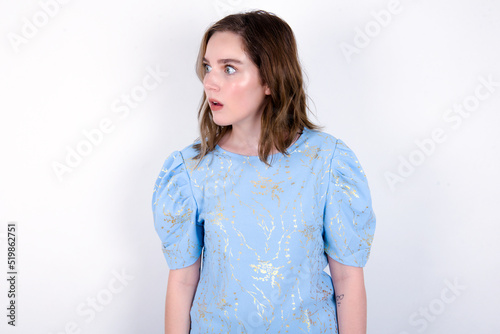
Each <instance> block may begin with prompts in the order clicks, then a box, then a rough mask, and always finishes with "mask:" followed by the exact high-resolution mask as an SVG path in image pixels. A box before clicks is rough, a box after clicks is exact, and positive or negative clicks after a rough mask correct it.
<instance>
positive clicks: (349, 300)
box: [328, 256, 366, 334]
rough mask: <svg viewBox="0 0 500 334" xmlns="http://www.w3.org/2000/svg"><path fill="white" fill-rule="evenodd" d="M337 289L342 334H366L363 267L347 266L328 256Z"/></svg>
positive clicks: (338, 315) (336, 298)
mask: <svg viewBox="0 0 500 334" xmlns="http://www.w3.org/2000/svg"><path fill="white" fill-rule="evenodd" d="M328 264H329V266H330V273H331V275H332V281H333V287H334V289H335V301H336V303H337V319H338V326H339V332H340V334H366V291H365V281H364V275H363V268H362V267H353V266H347V265H345V264H342V263H339V262H338V261H335V260H334V259H332V258H331V257H330V256H328Z"/></svg>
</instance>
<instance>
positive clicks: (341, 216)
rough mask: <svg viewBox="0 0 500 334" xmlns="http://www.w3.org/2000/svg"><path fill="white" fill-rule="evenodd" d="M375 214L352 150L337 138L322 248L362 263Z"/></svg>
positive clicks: (345, 260)
mask: <svg viewBox="0 0 500 334" xmlns="http://www.w3.org/2000/svg"><path fill="white" fill-rule="evenodd" d="M375 225H376V218H375V214H374V212H373V209H372V201H371V194H370V189H369V187H368V181H367V179H366V175H365V174H364V172H363V169H362V168H361V165H360V163H359V161H358V159H357V157H356V155H355V154H354V152H353V151H352V150H351V149H350V148H349V147H348V146H347V145H346V144H345V143H344V142H343V141H342V140H340V139H337V142H336V146H335V150H334V153H333V154H332V158H331V163H330V170H329V183H328V190H327V197H326V204H325V213H324V226H323V227H324V229H323V233H324V234H323V239H324V244H325V252H326V253H327V254H328V255H329V256H330V257H331V258H332V259H334V260H336V261H338V262H340V263H342V264H345V265H349V266H355V267H364V266H365V264H366V262H367V260H368V257H369V255H370V249H371V245H372V240H373V235H374V233H375Z"/></svg>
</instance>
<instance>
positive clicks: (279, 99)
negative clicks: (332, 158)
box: [193, 10, 323, 166]
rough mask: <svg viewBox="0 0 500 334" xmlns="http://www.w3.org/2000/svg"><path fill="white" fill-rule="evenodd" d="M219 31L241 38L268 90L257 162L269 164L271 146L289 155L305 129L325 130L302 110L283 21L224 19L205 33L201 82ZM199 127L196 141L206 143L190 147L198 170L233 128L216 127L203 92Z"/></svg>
mask: <svg viewBox="0 0 500 334" xmlns="http://www.w3.org/2000/svg"><path fill="white" fill-rule="evenodd" d="M217 31H219V32H226V31H228V32H233V33H236V34H237V35H239V36H240V37H241V39H242V43H243V49H244V51H245V53H246V54H247V55H248V57H249V58H250V59H251V60H252V61H253V63H254V64H255V65H256V66H257V68H258V69H259V74H260V78H261V81H262V82H263V83H264V84H267V85H268V86H269V88H270V90H271V94H270V95H266V96H265V100H264V110H263V112H262V118H261V133H260V139H259V158H260V160H261V161H263V162H264V163H266V165H268V166H270V164H269V163H268V162H267V160H268V157H269V154H270V153H271V151H272V149H273V146H274V147H275V148H276V150H278V151H279V152H281V153H283V154H286V155H288V152H287V151H286V150H287V148H288V147H290V145H291V144H292V143H293V140H294V139H295V135H296V134H297V133H298V132H301V131H302V130H303V128H304V127H307V128H309V129H317V130H321V129H322V128H323V126H318V125H315V124H313V123H311V122H310V121H309V119H308V118H307V110H310V109H309V107H308V106H307V104H306V99H307V95H306V93H305V89H304V82H303V78H302V69H301V66H300V62H299V58H298V52H297V43H296V41H295V36H294V34H293V31H292V29H291V28H290V26H289V25H288V24H287V23H286V22H285V21H284V20H282V19H281V18H279V17H278V16H276V15H275V14H273V13H270V12H266V11H263V10H257V11H250V12H243V13H239V14H232V15H228V16H226V17H224V18H223V19H221V20H219V21H218V22H216V23H215V24H213V25H212V26H211V27H209V28H208V29H207V31H206V32H205V35H204V36H203V39H202V41H201V45H200V49H199V53H198V58H197V60H196V74H197V75H198V78H199V79H200V80H201V81H202V82H203V79H204V76H205V69H204V66H203V57H204V56H205V52H206V49H207V44H208V41H209V39H210V37H211V36H212V35H213V34H214V33H215V32H217ZM198 122H199V130H200V135H201V136H200V137H198V138H197V139H196V140H199V139H200V138H205V140H200V143H197V144H194V145H193V147H194V149H196V151H197V152H198V154H197V155H196V156H195V157H194V158H195V159H199V161H198V164H199V163H200V161H201V159H203V157H204V156H205V155H206V154H208V153H209V152H211V151H213V150H214V149H215V146H216V145H217V144H218V142H219V141H220V140H221V139H222V137H223V136H224V135H225V134H226V132H227V131H229V130H230V129H231V128H232V126H231V125H229V126H219V125H217V124H215V123H214V121H213V119H212V111H211V109H210V106H209V104H208V101H207V96H206V94H205V92H203V96H202V99H201V103H200V108H199V111H198Z"/></svg>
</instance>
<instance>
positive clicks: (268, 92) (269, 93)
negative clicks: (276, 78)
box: [264, 84, 271, 95]
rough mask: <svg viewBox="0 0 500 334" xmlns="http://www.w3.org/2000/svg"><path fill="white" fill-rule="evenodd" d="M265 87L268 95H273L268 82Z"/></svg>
mask: <svg viewBox="0 0 500 334" xmlns="http://www.w3.org/2000/svg"><path fill="white" fill-rule="evenodd" d="M264 87H266V89H265V90H264V93H265V94H266V95H271V89H270V88H269V86H268V85H267V84H266V85H264Z"/></svg>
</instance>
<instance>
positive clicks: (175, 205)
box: [152, 151, 204, 269]
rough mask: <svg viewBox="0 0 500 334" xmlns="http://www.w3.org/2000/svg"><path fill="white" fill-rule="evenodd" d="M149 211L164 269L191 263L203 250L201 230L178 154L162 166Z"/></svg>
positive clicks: (178, 267)
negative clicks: (151, 210)
mask: <svg viewBox="0 0 500 334" xmlns="http://www.w3.org/2000/svg"><path fill="white" fill-rule="evenodd" d="M152 207H153V216H154V226H155V229H156V233H157V234H158V236H159V237H160V240H161V245H162V251H163V255H164V256H165V259H166V261H167V264H168V267H169V268H170V269H180V268H184V267H188V266H190V265H192V264H193V263H195V262H196V260H197V259H198V257H199V256H200V255H201V250H202V248H203V235H204V226H203V223H201V222H198V221H197V219H198V210H197V203H196V200H195V198H194V196H193V192H192V189H191V184H190V179H189V175H188V173H187V170H186V166H185V164H184V159H183V157H182V154H181V152H179V151H174V152H173V153H171V154H170V155H169V156H168V157H167V158H166V160H165V162H164V163H163V166H162V168H161V171H160V174H159V175H158V178H157V179H156V183H155V187H154V192H153V200H152Z"/></svg>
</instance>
